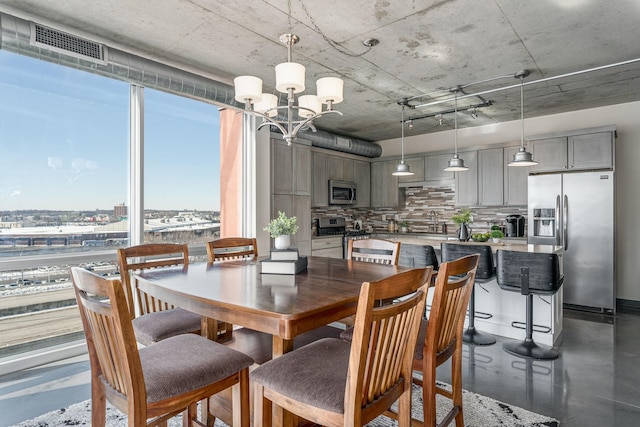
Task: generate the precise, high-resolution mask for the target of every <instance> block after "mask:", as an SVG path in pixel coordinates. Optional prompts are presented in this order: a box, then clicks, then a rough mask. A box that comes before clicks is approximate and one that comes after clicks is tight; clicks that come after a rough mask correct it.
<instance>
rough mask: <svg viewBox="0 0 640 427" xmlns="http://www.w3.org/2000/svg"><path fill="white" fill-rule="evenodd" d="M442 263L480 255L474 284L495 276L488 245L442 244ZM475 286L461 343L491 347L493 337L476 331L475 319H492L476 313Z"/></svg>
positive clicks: (494, 340)
mask: <svg viewBox="0 0 640 427" xmlns="http://www.w3.org/2000/svg"><path fill="white" fill-rule="evenodd" d="M440 250H441V258H442V262H449V261H453V260H455V259H458V258H462V257H465V256H467V255H472V254H480V260H479V261H478V269H477V270H476V281H475V283H476V284H482V283H487V282H489V281H490V280H492V279H493V278H494V276H495V268H494V266H493V252H492V251H491V246H489V245H471V244H459V243H442V244H441V245H440ZM475 298H476V286H475V285H474V286H473V290H472V291H471V298H469V324H468V326H467V329H466V330H465V331H464V335H463V336H462V341H463V342H466V343H467V344H475V345H492V344H495V343H496V339H495V337H494V336H492V335H490V334H487V333H485V332H481V331H479V330H477V329H476V326H475V318H476V316H478V318H481V319H490V318H491V317H493V316H492V315H491V314H489V313H483V312H477V313H476V303H475Z"/></svg>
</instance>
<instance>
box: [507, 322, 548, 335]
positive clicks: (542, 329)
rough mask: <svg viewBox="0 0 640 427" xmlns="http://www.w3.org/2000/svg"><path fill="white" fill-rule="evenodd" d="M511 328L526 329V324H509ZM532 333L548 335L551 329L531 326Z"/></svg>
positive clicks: (542, 326)
mask: <svg viewBox="0 0 640 427" xmlns="http://www.w3.org/2000/svg"><path fill="white" fill-rule="evenodd" d="M511 327H512V328H516V329H524V330H526V329H527V324H526V323H525V322H511ZM532 328H533V332H540V333H543V334H548V333H550V332H551V328H550V327H548V326H544V325H536V324H534V325H532Z"/></svg>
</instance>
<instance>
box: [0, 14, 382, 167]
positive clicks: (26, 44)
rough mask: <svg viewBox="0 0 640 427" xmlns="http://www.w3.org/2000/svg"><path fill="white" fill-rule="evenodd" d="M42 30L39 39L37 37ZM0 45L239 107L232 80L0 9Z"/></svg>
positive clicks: (324, 142) (371, 153)
mask: <svg viewBox="0 0 640 427" xmlns="http://www.w3.org/2000/svg"><path fill="white" fill-rule="evenodd" d="M41 35H43V40H42V41H41V42H38V37H39V36H41ZM34 41H35V42H34ZM61 46H62V47H61ZM0 49H2V50H6V51H8V52H13V53H17V54H20V55H25V56H29V57H32V58H35V59H39V60H42V61H47V62H52V63H54V64H59V65H64V66H66V67H71V68H75V69H78V70H82V71H87V72H89V73H93V74H98V75H102V76H105V77H110V78H114V79H117V80H121V81H125V82H128V83H131V84H135V85H140V86H143V87H148V88H151V89H157V90H161V91H164V92H169V93H173V94H177V95H183V96H187V97H191V98H195V99H205V100H209V101H211V102H213V103H216V104H219V105H225V106H230V107H235V108H238V109H242V108H243V105H241V104H239V103H238V102H236V100H235V98H234V96H235V90H234V88H233V86H231V85H227V84H225V83H221V82H217V81H215V80H212V79H209V78H206V77H203V76H199V75H197V74H194V73H190V72H188V71H184V70H180V69H178V68H175V67H171V66H169V65H165V64H161V63H159V62H155V61H151V60H149V59H146V58H142V57H139V56H135V55H132V54H130V53H127V52H124V51H121V50H117V49H114V48H111V47H107V46H105V45H102V44H100V43H96V42H93V41H91V40H87V39H84V38H81V37H78V36H74V35H73V34H69V33H66V32H63V31H58V30H56V29H53V28H49V27H46V26H43V25H40V24H36V23H32V22H30V21H26V20H24V19H20V18H16V17H14V16H11V15H7V14H4V13H0ZM304 135H305V138H307V139H309V140H311V141H312V144H313V145H314V146H318V147H323V148H328V149H330V150H337V151H342V152H345V153H351V154H357V155H360V156H365V157H379V156H380V155H382V147H380V146H379V145H378V144H375V143H372V142H368V141H363V140H358V139H354V138H347V137H341V136H337V135H332V134H330V133H328V132H323V131H318V132H317V133H312V132H305V134H304Z"/></svg>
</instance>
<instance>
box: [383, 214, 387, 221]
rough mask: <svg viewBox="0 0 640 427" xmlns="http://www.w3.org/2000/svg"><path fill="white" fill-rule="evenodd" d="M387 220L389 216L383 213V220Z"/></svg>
mask: <svg viewBox="0 0 640 427" xmlns="http://www.w3.org/2000/svg"><path fill="white" fill-rule="evenodd" d="M386 220H387V216H386V215H385V214H382V222H385V221H386Z"/></svg>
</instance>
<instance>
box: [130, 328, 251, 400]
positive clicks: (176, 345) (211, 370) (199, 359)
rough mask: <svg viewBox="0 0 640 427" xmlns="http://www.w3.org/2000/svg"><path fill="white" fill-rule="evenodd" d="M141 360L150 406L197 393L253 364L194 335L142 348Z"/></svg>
mask: <svg viewBox="0 0 640 427" xmlns="http://www.w3.org/2000/svg"><path fill="white" fill-rule="evenodd" d="M140 361H141V363H142V373H143V375H144V382H145V385H146V388H147V402H149V403H151V402H158V401H161V400H164V399H168V398H170V397H173V396H176V395H179V394H183V393H186V392H188V391H191V390H196V389H198V388H201V387H204V386H206V385H208V384H211V383H213V382H216V381H218V380H221V379H223V378H226V377H228V376H230V375H232V374H234V373H235V372H239V371H240V370H242V369H244V368H247V367H249V366H251V365H252V364H253V359H251V358H250V357H249V356H247V355H246V354H244V353H240V352H239V351H235V350H232V349H230V348H227V347H225V346H224V345H222V344H218V343H216V342H214V341H210V340H208V339H206V338H203V337H200V336H198V335H194V334H185V335H178V336H176V337H171V338H167V339H165V340H162V341H160V342H158V343H156V344H154V345H150V346H148V347H144V348H141V349H140Z"/></svg>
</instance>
